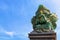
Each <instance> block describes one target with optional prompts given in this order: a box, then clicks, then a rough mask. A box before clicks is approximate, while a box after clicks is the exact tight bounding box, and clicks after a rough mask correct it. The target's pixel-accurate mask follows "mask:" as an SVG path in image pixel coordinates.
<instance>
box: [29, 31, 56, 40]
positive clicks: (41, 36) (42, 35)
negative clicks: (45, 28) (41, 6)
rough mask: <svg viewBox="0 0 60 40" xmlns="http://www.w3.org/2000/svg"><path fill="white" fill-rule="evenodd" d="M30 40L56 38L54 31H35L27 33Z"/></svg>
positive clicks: (52, 39) (50, 39)
mask: <svg viewBox="0 0 60 40" xmlns="http://www.w3.org/2000/svg"><path fill="white" fill-rule="evenodd" d="M29 38H30V40H56V33H55V32H42V33H37V32H35V31H33V32H31V33H29Z"/></svg>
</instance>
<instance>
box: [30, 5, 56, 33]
mask: <svg viewBox="0 0 60 40" xmlns="http://www.w3.org/2000/svg"><path fill="white" fill-rule="evenodd" d="M56 21H57V15H56V14H55V13H51V12H50V10H49V9H47V8H46V7H44V6H43V5H39V8H38V10H37V12H36V15H35V16H33V18H32V20H31V23H32V25H33V30H34V31H36V32H50V31H54V29H55V28H56Z"/></svg>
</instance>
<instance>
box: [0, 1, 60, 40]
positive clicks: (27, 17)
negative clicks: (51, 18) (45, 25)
mask: <svg viewBox="0 0 60 40" xmlns="http://www.w3.org/2000/svg"><path fill="white" fill-rule="evenodd" d="M40 4H43V5H44V6H46V7H47V8H48V9H49V10H50V11H51V12H54V13H56V14H57V16H58V21H57V28H56V29H55V32H56V33H57V40H59V39H60V0H0V40H29V38H28V33H29V32H31V31H32V30H33V29H32V24H31V18H32V17H33V16H34V15H35V12H36V11H37V9H38V6H39V5H40Z"/></svg>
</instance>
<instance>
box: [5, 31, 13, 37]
mask: <svg viewBox="0 0 60 40" xmlns="http://www.w3.org/2000/svg"><path fill="white" fill-rule="evenodd" d="M5 33H6V34H7V35H9V36H11V37H13V36H14V32H7V31H5Z"/></svg>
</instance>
